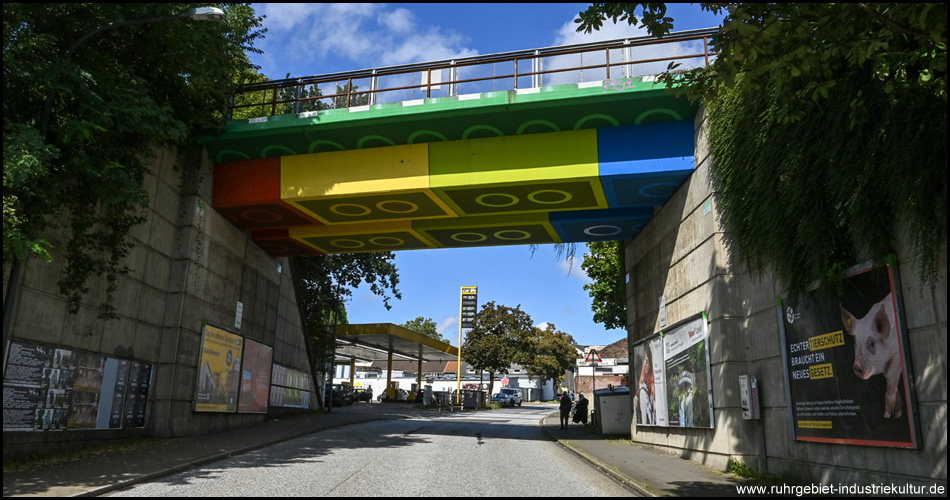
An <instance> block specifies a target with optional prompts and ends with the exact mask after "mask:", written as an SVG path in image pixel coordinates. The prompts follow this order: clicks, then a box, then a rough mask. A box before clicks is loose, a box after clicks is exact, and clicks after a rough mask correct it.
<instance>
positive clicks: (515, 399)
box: [501, 389, 521, 406]
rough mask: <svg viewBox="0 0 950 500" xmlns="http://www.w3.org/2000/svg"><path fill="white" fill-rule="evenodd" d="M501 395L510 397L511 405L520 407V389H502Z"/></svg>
mask: <svg viewBox="0 0 950 500" xmlns="http://www.w3.org/2000/svg"><path fill="white" fill-rule="evenodd" d="M501 393H502V394H507V395H508V396H510V397H511V401H512V405H518V406H521V389H502V390H501Z"/></svg>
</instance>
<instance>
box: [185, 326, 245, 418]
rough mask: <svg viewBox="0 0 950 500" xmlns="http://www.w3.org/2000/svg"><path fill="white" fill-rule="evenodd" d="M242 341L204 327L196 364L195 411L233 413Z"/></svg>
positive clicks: (239, 373) (237, 386)
mask: <svg viewBox="0 0 950 500" xmlns="http://www.w3.org/2000/svg"><path fill="white" fill-rule="evenodd" d="M243 350H244V338H243V337H241V336H240V335H235V334H233V333H229V332H227V331H225V330H222V329H220V328H215V327H213V326H210V325H205V327H204V334H203V335H202V338H201V357H200V358H199V361H198V387H197V389H196V390H195V411H221V412H233V411H235V410H236V409H237V403H238V398H237V395H238V389H239V388H240V384H241V355H242V353H243Z"/></svg>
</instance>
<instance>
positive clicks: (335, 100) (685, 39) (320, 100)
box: [231, 28, 717, 119]
mask: <svg viewBox="0 0 950 500" xmlns="http://www.w3.org/2000/svg"><path fill="white" fill-rule="evenodd" d="M716 32H717V30H716V29H713V28H710V29H702V30H692V31H683V32H677V33H671V34H669V35H668V36H666V37H664V38H661V39H657V38H653V37H639V38H626V39H618V40H611V41H605V42H593V43H586V44H576V45H566V46H558V47H546V48H541V49H530V50H522V51H514V52H505V53H500V54H489V55H479V56H471V57H465V58H458V59H450V60H442V61H433V62H426V63H417V64H406V65H400V66H387V67H382V68H373V69H364V70H357V71H349V72H341V73H333V74H328V75H319V76H306V77H296V78H287V79H282V80H272V81H268V82H261V83H255V84H250V85H246V86H245V87H244V89H243V90H242V92H240V93H239V94H238V95H237V96H235V103H234V105H233V107H232V116H231V117H232V118H234V119H252V118H259V117H263V116H276V115H283V114H300V113H308V112H313V111H323V110H328V109H340V108H348V107H353V106H372V105H377V104H387V103H396V102H406V101H415V100H420V99H433V98H440V97H452V96H459V95H467V94H484V93H487V92H499V91H505V90H518V89H537V88H541V87H549V86H553V85H564V84H578V83H586V82H605V83H606V84H607V85H612V86H613V88H614V89H615V90H617V89H619V90H623V88H624V87H625V86H626V85H627V84H628V82H631V81H632V79H634V78H642V77H644V76H652V75H657V74H659V73H662V72H664V71H666V70H667V68H668V66H669V65H670V64H671V63H676V64H678V65H679V68H678V69H691V68H696V67H700V66H704V65H708V64H709V63H710V62H711V61H712V60H713V59H714V58H715V57H716V54H715V53H714V52H711V51H710V44H709V40H710V38H711V37H712V36H713V35H714V34H716ZM605 91H606V88H605Z"/></svg>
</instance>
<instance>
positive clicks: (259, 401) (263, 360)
mask: <svg viewBox="0 0 950 500" xmlns="http://www.w3.org/2000/svg"><path fill="white" fill-rule="evenodd" d="M273 358H274V348H272V347H270V346H266V345H264V344H261V343H259V342H255V341H253V340H250V339H248V340H246V341H245V343H244V366H243V367H242V368H241V392H240V395H239V397H238V411H239V412H248V413H266V412H267V402H268V395H269V392H270V379H271V374H270V371H271V362H272V361H273Z"/></svg>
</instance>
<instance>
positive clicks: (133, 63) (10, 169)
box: [3, 3, 264, 319]
mask: <svg viewBox="0 0 950 500" xmlns="http://www.w3.org/2000/svg"><path fill="white" fill-rule="evenodd" d="M194 6H195V5H194V4H155V3H141V4H71V3H30V4H19V3H13V4H8V3H5V4H3V88H4V99H3V147H4V157H3V159H4V169H3V220H4V230H3V247H4V250H3V255H4V264H10V263H11V262H13V261H15V260H19V261H25V260H27V259H29V258H31V257H34V256H39V257H42V258H44V259H46V260H49V259H50V253H49V250H48V249H49V247H50V244H49V243H47V238H48V237H49V236H48V235H49V234H51V232H52V231H57V232H58V233H59V234H61V235H62V239H63V240H64V242H63V249H62V250H63V254H64V256H65V259H66V264H65V269H64V272H63V275H62V279H61V280H60V282H59V286H60V291H61V292H62V293H63V294H64V295H66V296H67V299H68V303H69V310H70V312H73V313H75V312H77V311H78V310H79V306H80V303H81V299H82V295H83V294H84V293H86V292H87V282H88V280H89V278H90V277H92V276H97V275H103V276H105V278H106V282H107V285H106V292H107V297H106V299H105V301H104V302H103V303H102V304H101V306H100V314H99V316H100V318H103V319H111V318H114V317H115V314H114V308H113V306H112V295H113V293H114V292H115V290H116V278H117V277H118V276H119V275H121V274H124V273H126V272H128V268H127V267H125V265H124V264H123V258H124V257H125V256H126V255H127V254H128V252H129V250H130V249H131V247H132V245H133V243H132V242H131V241H130V239H129V231H130V230H131V228H132V227H134V226H136V225H138V224H140V223H141V222H143V221H144V219H145V215H144V211H145V207H146V206H147V194H146V192H145V191H144V190H143V188H142V181H143V178H144V176H145V174H146V173H147V169H148V167H147V165H146V164H145V162H144V161H143V159H144V158H150V157H151V156H152V154H153V151H154V148H156V147H160V146H178V147H179V148H180V149H179V150H180V151H183V152H184V151H192V152H194V151H196V146H195V144H197V142H196V138H197V137H198V136H200V135H201V134H204V133H206V132H207V129H209V128H212V129H215V128H220V127H222V126H223V117H224V115H225V113H226V111H227V107H228V104H229V98H230V95H231V94H232V92H233V91H234V90H236V85H237V83H238V79H239V78H238V75H240V74H242V73H244V72H246V71H249V70H252V69H254V68H253V66H252V65H251V63H250V61H249V59H248V56H247V52H259V51H258V50H257V49H255V48H254V47H253V43H254V41H255V40H256V39H257V38H259V37H261V36H262V35H263V33H264V30H262V29H260V26H261V18H259V17H256V16H255V15H254V12H253V10H252V9H251V8H250V7H248V6H246V5H229V6H227V7H224V9H225V11H226V12H227V19H226V20H225V21H222V22H195V21H191V20H190V19H176V20H168V21H160V22H151V23H144V24H134V25H122V26H116V27H110V28H108V29H105V30H103V31H101V32H98V33H95V34H94V35H93V36H90V37H89V38H88V39H86V40H85V41H83V42H82V43H81V45H78V46H73V45H74V44H75V43H76V42H78V41H80V40H81V39H82V38H83V36H84V35H86V34H89V33H92V32H94V31H95V30H97V29H98V28H100V27H104V26H107V25H110V24H112V23H120V22H125V21H132V20H143V19H157V18H164V17H168V16H173V15H177V14H180V13H182V12H185V11H186V10H187V9H189V8H191V7H194ZM71 49H72V52H70V50H71ZM195 163H196V162H195ZM182 165H183V167H184V168H194V167H189V166H188V163H185V162H182Z"/></svg>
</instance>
